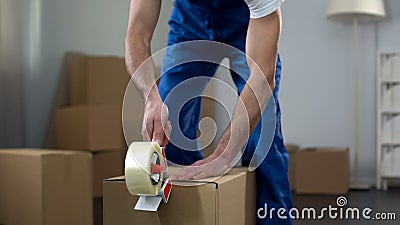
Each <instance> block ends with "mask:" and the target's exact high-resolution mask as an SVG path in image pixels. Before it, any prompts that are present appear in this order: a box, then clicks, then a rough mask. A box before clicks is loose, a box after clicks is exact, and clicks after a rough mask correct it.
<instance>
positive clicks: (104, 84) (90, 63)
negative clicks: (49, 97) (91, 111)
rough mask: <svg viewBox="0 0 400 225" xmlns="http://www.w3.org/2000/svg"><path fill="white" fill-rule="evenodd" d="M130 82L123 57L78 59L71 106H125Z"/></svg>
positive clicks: (73, 66) (72, 76) (72, 78)
mask: <svg viewBox="0 0 400 225" xmlns="http://www.w3.org/2000/svg"><path fill="white" fill-rule="evenodd" d="M129 79H130V76H129V74H128V72H127V71H126V67H125V61H124V59H123V58H115V57H82V58H79V59H76V60H74V61H73V62H72V63H71V64H70V75H69V83H70V91H69V93H70V103H71V105H79V104H90V105H92V104H93V105H102V104H121V103H122V100H123V96H124V93H125V89H126V87H127V84H128V82H129Z"/></svg>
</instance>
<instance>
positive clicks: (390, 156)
mask: <svg viewBox="0 0 400 225" xmlns="http://www.w3.org/2000/svg"><path fill="white" fill-rule="evenodd" d="M377 58H378V66H377V132H376V133H377V181H376V187H377V188H378V189H383V190H387V189H388V180H389V179H400V52H399V53H379V54H378V57H377Z"/></svg>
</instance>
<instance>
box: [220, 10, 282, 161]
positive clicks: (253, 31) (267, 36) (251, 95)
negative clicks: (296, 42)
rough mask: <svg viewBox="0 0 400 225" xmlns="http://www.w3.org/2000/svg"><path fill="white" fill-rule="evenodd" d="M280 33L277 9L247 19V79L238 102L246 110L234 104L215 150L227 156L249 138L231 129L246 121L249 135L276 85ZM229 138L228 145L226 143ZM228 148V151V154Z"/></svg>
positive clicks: (235, 153) (279, 15)
mask: <svg viewBox="0 0 400 225" xmlns="http://www.w3.org/2000/svg"><path fill="white" fill-rule="evenodd" d="M280 32H281V14H280V10H279V9H278V10H276V11H275V12H273V13H271V14H269V15H268V16H264V17H260V18H254V19H253V18H252V19H250V23H249V28H248V33H247V41H246V54H247V55H248V57H249V58H250V60H248V65H249V68H250V78H249V80H248V81H247V84H246V85H245V87H244V89H243V91H242V93H241V94H240V97H239V101H241V102H243V104H244V108H245V110H246V112H247V113H246V112H243V110H244V109H243V107H242V106H240V104H237V105H236V107H235V112H234V115H233V118H232V121H231V124H230V127H229V128H228V129H227V130H226V132H225V133H224V135H223V136H222V138H221V140H220V143H219V145H218V148H217V151H224V150H225V149H226V150H227V153H228V154H232V155H231V156H230V157H233V156H234V155H237V154H238V153H239V152H238V151H239V150H240V149H242V147H243V146H244V145H245V144H246V142H247V141H248V138H243V137H244V136H246V134H244V133H241V132H233V133H232V131H233V130H239V129H241V127H243V124H249V125H250V130H249V131H250V134H251V133H252V132H253V130H254V129H255V127H256V126H257V124H258V122H259V120H260V118H261V114H262V112H263V109H264V108H265V106H266V105H267V102H268V100H269V99H270V97H271V95H272V92H273V90H274V88H275V69H276V61H277V55H278V43H279V37H280ZM241 137H242V138H241ZM229 140H230V144H229V145H228V141H229ZM229 151H231V152H230V153H229Z"/></svg>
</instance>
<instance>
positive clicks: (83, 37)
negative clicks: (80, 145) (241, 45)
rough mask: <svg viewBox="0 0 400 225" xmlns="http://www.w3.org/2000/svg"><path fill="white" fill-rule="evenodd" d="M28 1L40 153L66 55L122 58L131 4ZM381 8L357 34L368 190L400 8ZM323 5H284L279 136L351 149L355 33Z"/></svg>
mask: <svg viewBox="0 0 400 225" xmlns="http://www.w3.org/2000/svg"><path fill="white" fill-rule="evenodd" d="M32 2H36V6H39V7H36V8H35V7H33V10H32V7H31V8H30V11H31V16H33V18H35V15H36V16H38V15H39V22H38V24H36V25H35V23H34V22H33V24H34V25H35V26H37V29H33V30H32V32H31V34H32V33H35V31H38V30H39V31H40V32H38V34H37V35H36V36H38V35H39V36H40V42H39V43H31V44H28V45H27V46H26V48H28V49H30V50H31V55H32V56H35V55H39V57H31V58H30V59H31V60H36V61H37V62H36V63H33V64H32V65H30V64H28V65H30V66H29V68H31V70H29V71H30V72H29V73H26V77H25V80H24V86H25V104H24V105H25V108H26V114H25V120H26V127H27V132H26V141H27V144H28V145H29V146H40V145H41V143H42V141H43V136H44V131H45V129H46V126H47V122H48V116H49V113H50V106H51V101H52V99H53V97H54V93H55V86H56V83H57V79H58V73H59V69H60V66H61V61H62V57H63V54H64V53H65V52H67V51H83V52H87V53H91V54H107V55H109V54H112V55H120V56H122V55H123V51H124V44H123V38H124V34H125V29H126V23H127V18H128V10H129V0H120V1H109V0H68V1H64V0H32ZM171 2H172V0H163V4H164V7H163V11H162V15H161V17H160V22H159V26H158V27H157V31H156V33H155V35H154V38H155V39H154V41H153V43H152V46H153V51H156V50H158V49H161V48H162V47H163V46H165V39H166V33H167V31H168V27H167V25H166V23H167V18H168V15H169V13H170V10H171ZM386 2H387V9H388V14H389V16H388V18H387V19H386V20H385V21H383V22H380V23H379V24H378V26H377V27H375V26H374V24H365V25H361V27H360V41H361V43H360V44H361V52H360V55H361V56H362V57H361V66H360V68H361V76H360V80H359V82H360V87H361V89H360V94H361V95H360V96H361V99H360V109H361V113H360V131H361V133H360V143H361V144H360V149H361V151H362V155H361V158H360V160H361V161H360V171H361V172H362V173H361V178H362V181H364V182H368V183H373V182H374V174H375V168H374V166H373V165H374V164H375V146H376V144H375V120H376V119H375V117H376V113H375V64H376V59H375V55H376V51H377V50H378V51H395V50H397V51H400V46H399V45H400V44H399V42H398V40H400V30H399V29H400V10H399V9H400V1H397V0H387V1H386ZM326 6H327V1H321V0H308V1H306V2H304V1H287V2H286V3H285V5H284V7H283V18H284V26H283V33H282V39H281V47H280V52H281V56H282V60H283V66H284V68H283V74H282V76H283V78H282V88H281V94H280V99H281V104H282V111H283V129H284V131H283V132H284V134H285V137H286V141H287V142H293V143H297V144H300V145H302V146H315V145H317V146H318V145H321V146H322V145H324V146H329V145H330V146H352V145H353V143H352V140H353V137H352V135H353V111H352V110H353V99H352V96H353V91H352V87H353V80H352V46H353V45H352V41H353V39H352V38H353V37H352V26H351V24H341V23H337V22H333V21H329V20H327V19H326V16H325V11H326ZM396 10H397V11H396ZM375 28H377V32H378V37H377V38H376V37H375ZM36 36H35V35H34V37H36ZM26 42H27V43H30V42H29V41H26ZM376 43H377V45H376ZM375 46H377V47H375ZM30 62H31V61H30ZM34 65H39V66H38V69H37V70H33V69H32V68H34ZM32 71H33V72H32ZM219 94H221V95H223V93H219ZM217 117H218V115H217ZM217 122H218V121H217Z"/></svg>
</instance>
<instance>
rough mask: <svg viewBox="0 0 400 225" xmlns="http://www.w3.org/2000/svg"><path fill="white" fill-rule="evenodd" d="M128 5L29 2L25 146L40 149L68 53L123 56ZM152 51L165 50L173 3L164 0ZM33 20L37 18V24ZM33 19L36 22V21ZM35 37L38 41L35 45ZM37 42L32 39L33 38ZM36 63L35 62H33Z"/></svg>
mask: <svg viewBox="0 0 400 225" xmlns="http://www.w3.org/2000/svg"><path fill="white" fill-rule="evenodd" d="M129 2H130V1H129V0H119V1H110V0H68V1H65V0H31V2H27V4H26V5H25V7H26V8H25V9H24V11H25V12H26V13H27V14H29V16H28V18H26V20H25V21H26V23H27V25H28V26H27V30H29V35H28V36H27V37H26V41H25V42H26V49H27V50H29V51H30V54H28V59H27V61H26V63H27V64H28V67H29V68H28V69H27V71H26V73H25V79H24V87H25V93H24V97H25V107H26V112H25V120H26V143H27V146H29V147H40V146H41V145H42V143H43V139H44V135H45V131H46V128H47V125H48V120H49V116H50V112H51V105H52V104H51V103H52V101H53V99H54V95H55V92H56V90H55V89H56V86H57V82H58V78H59V73H60V69H61V64H62V59H63V56H64V54H65V53H66V52H68V51H75V52H83V53H88V54H96V55H116V56H123V55H124V49H125V46H124V38H125V33H126V27H127V22H128V13H129ZM162 4H163V7H164V11H163V12H162V14H161V16H160V21H159V24H158V26H157V29H156V32H155V35H154V41H153V43H152V50H153V51H157V50H159V49H161V48H163V47H164V46H165V44H164V43H165V40H166V37H167V32H168V25H167V18H168V17H169V16H168V15H169V14H170V11H171V8H172V0H163V3H162ZM34 18H37V20H36V21H35V19H34ZM32 19H33V21H32ZM35 37H37V39H38V41H34V40H35V39H34V38H35ZM32 38H33V39H32ZM31 61H34V62H31Z"/></svg>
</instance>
